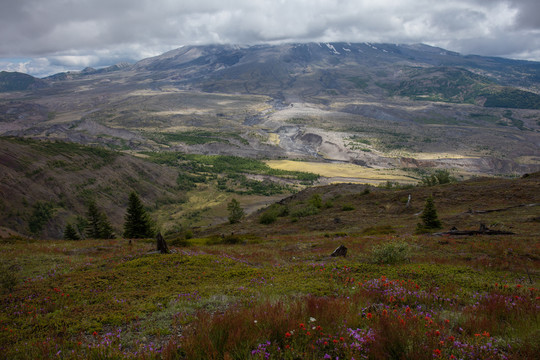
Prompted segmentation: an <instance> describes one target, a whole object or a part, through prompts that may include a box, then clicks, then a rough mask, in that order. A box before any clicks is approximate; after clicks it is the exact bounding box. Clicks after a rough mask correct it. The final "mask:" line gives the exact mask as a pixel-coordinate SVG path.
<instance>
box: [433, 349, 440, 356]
mask: <svg viewBox="0 0 540 360" xmlns="http://www.w3.org/2000/svg"><path fill="white" fill-rule="evenodd" d="M433 354H434V355H435V356H437V357H438V356H441V350H439V349H435V350H433Z"/></svg>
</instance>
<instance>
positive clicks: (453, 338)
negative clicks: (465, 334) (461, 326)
mask: <svg viewBox="0 0 540 360" xmlns="http://www.w3.org/2000/svg"><path fill="white" fill-rule="evenodd" d="M448 340H450V341H454V340H456V338H455V337H453V336H450V337H449V338H448Z"/></svg>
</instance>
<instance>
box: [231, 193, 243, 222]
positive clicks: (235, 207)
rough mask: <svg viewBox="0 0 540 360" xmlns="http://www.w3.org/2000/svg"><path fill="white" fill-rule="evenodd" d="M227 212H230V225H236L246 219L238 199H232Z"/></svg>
mask: <svg viewBox="0 0 540 360" xmlns="http://www.w3.org/2000/svg"><path fill="white" fill-rule="evenodd" d="M227 210H228V211H229V223H231V224H236V223H238V222H240V220H242V218H243V217H244V209H242V208H241V207H240V203H239V202H238V200H236V199H232V200H231V201H230V202H229V203H228V204H227Z"/></svg>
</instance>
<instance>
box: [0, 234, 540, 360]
mask: <svg viewBox="0 0 540 360" xmlns="http://www.w3.org/2000/svg"><path fill="white" fill-rule="evenodd" d="M207 241H208V239H193V240H191V243H190V246H188V247H181V248H175V247H172V249H173V250H174V252H173V253H172V254H167V255H160V254H150V253H149V250H153V246H154V244H153V242H152V241H139V242H135V243H134V244H133V245H128V243H127V241H126V240H106V241H103V240H102V241H98V240H84V241H31V240H25V239H11V240H3V242H2V244H1V248H0V249H1V252H0V257H1V258H2V264H3V265H2V286H3V289H2V290H3V293H2V296H1V302H0V304H1V305H0V306H1V315H0V352H1V353H2V354H3V355H2V357H3V358H9V359H36V358H61V359H86V358H90V359H92V358H94V359H108V358H111V359H123V358H133V359H138V358H141V359H143V358H146V359H151V358H165V359H249V358H252V359H338V358H339V359H349V358H354V359H388V358H395V359H401V358H403V359H438V358H440V359H507V358H508V359H528V358H534V356H535V354H538V353H540V344H539V342H538V338H539V335H540V297H539V294H538V290H537V288H538V281H537V278H535V276H536V272H537V270H538V263H537V261H536V260H534V259H538V251H539V249H538V242H537V241H536V240H534V238H533V237H529V236H512V237H511V238H508V237H504V236H500V237H487V236H484V237H470V238H459V239H457V238H456V239H453V238H444V239H442V240H441V238H436V237H432V236H401V237H400V236H397V235H378V236H377V235H376V236H347V237H341V238H340V237H334V236H328V234H327V235H326V236H324V235H304V236H285V235H283V236H279V237H275V238H272V237H270V236H269V237H267V238H264V239H262V238H251V239H243V240H242V241H240V244H236V245H225V244H215V245H208V244H207ZM396 242H398V243H399V244H401V245H403V246H404V248H405V252H404V253H403V254H402V255H403V256H401V257H396V258H393V260H392V261H382V260H381V259H383V258H380V257H378V253H377V251H376V249H379V250H380V248H377V247H376V245H380V244H383V245H384V244H388V243H396ZM341 243H343V244H345V245H346V246H347V247H348V248H349V256H348V257H346V258H338V259H336V258H331V257H329V256H328V255H329V254H330V253H331V252H332V250H333V249H334V248H335V247H336V246H337V245H339V244H341ZM524 259H529V260H524ZM531 259H533V260H534V261H533V260H531ZM381 262H386V264H384V263H381ZM389 262H390V263H389Z"/></svg>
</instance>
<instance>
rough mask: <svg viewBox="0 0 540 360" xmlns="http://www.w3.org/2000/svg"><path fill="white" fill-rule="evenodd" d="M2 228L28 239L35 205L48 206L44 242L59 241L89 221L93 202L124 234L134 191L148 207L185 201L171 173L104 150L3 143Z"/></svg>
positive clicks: (0, 143) (0, 150)
mask: <svg viewBox="0 0 540 360" xmlns="http://www.w3.org/2000/svg"><path fill="white" fill-rule="evenodd" d="M0 169H1V170H0V172H1V174H2V175H1V180H0V194H1V196H0V198H1V202H0V208H1V212H0V214H1V215H0V224H2V226H4V227H8V228H11V229H12V230H16V231H18V232H20V233H23V234H29V229H28V223H29V221H30V219H31V216H32V213H33V211H34V209H35V208H36V206H37V204H39V203H41V204H50V207H51V208H52V218H51V219H50V220H49V221H48V222H47V223H46V224H45V225H44V227H43V229H42V231H41V232H39V233H37V234H34V235H38V236H41V237H43V238H61V237H62V234H63V231H64V227H65V225H66V223H67V222H71V223H75V222H76V221H77V215H79V216H82V217H84V216H86V211H87V207H86V205H87V202H88V201H89V200H94V201H96V203H97V204H98V206H99V207H100V209H101V210H103V211H105V213H106V214H107V216H108V217H109V219H110V220H111V222H112V223H113V226H114V228H115V229H116V230H117V233H118V234H121V229H122V224H123V217H124V213H125V207H126V204H127V198H128V195H129V193H130V192H131V191H136V192H137V193H139V194H140V195H141V196H142V197H144V199H145V203H146V204H147V206H149V207H155V206H160V205H163V204H167V203H171V202H178V203H181V202H184V201H186V199H185V197H184V194H182V192H180V191H178V189H177V185H176V177H177V173H176V171H174V170H173V169H169V168H167V167H163V166H157V165H154V164H152V163H149V162H146V161H143V160H140V159H137V158H134V157H132V156H126V155H122V154H120V153H115V152H111V151H107V150H103V149H100V148H91V147H83V146H80V145H77V144H71V143H60V142H59V143H51V142H44V141H43V142H42V141H33V140H25V139H14V138H11V139H7V138H1V139H0Z"/></svg>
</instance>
